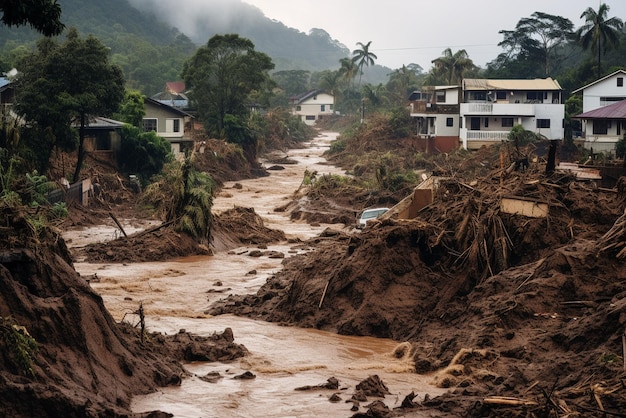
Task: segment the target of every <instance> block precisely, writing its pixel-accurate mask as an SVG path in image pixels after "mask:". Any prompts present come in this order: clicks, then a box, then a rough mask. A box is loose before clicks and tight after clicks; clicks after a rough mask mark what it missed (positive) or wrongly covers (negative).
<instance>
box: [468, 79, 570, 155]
mask: <svg viewBox="0 0 626 418" xmlns="http://www.w3.org/2000/svg"><path fill="white" fill-rule="evenodd" d="M462 88H463V92H462V94H463V98H462V103H461V106H460V118H461V127H460V133H459V137H460V141H461V143H462V146H463V148H465V149H478V148H480V147H481V146H483V145H489V144H493V143H495V142H500V141H503V140H506V139H507V137H508V134H509V132H510V130H511V128H513V126H514V125H522V126H523V127H524V129H526V130H528V131H532V132H535V133H537V134H540V135H543V136H544V137H546V138H547V139H562V138H563V136H564V135H563V134H564V129H563V119H564V116H565V105H564V104H563V98H562V95H563V89H562V88H561V86H560V85H559V83H558V82H557V81H556V80H553V79H552V78H545V79H534V80H488V79H464V80H463V85H462Z"/></svg>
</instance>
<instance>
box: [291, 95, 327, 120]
mask: <svg viewBox="0 0 626 418" xmlns="http://www.w3.org/2000/svg"><path fill="white" fill-rule="evenodd" d="M334 106H335V97H334V96H333V95H332V94H328V93H325V92H323V91H322V90H313V91H309V92H308V93H305V94H302V95H300V96H297V97H294V98H293V99H291V108H292V110H291V113H292V114H294V115H299V116H300V118H301V119H302V121H303V122H304V123H306V124H307V125H314V124H315V122H316V121H317V120H318V119H322V118H323V117H324V116H329V115H332V114H333V108H334Z"/></svg>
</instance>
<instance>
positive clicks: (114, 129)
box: [73, 116, 125, 162]
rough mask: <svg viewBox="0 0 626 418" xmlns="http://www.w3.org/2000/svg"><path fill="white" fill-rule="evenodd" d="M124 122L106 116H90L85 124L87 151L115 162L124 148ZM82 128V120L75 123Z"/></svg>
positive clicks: (84, 144) (76, 126)
mask: <svg viewBox="0 0 626 418" xmlns="http://www.w3.org/2000/svg"><path fill="white" fill-rule="evenodd" d="M124 125H125V124H124V122H120V121H118V120H114V119H109V118H104V117H100V116H97V117H90V118H89V120H88V121H87V124H86V126H85V139H84V143H83V146H84V148H85V151H86V152H89V153H93V154H98V158H99V159H103V160H107V161H111V162H114V161H116V158H117V153H118V152H119V151H120V150H121V148H122V127H123V126H124ZM73 126H74V128H75V129H77V130H78V129H80V122H79V121H76V122H74V123H73Z"/></svg>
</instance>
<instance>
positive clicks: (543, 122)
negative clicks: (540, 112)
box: [537, 119, 550, 128]
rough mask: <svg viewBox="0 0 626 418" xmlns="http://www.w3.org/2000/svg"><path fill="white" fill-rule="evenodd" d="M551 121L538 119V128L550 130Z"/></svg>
mask: <svg viewBox="0 0 626 418" xmlns="http://www.w3.org/2000/svg"><path fill="white" fill-rule="evenodd" d="M549 127H550V119H537V128H549Z"/></svg>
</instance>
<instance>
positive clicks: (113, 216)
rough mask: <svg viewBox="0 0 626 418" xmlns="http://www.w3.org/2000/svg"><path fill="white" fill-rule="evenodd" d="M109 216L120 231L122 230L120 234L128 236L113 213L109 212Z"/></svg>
mask: <svg viewBox="0 0 626 418" xmlns="http://www.w3.org/2000/svg"><path fill="white" fill-rule="evenodd" d="M109 216H110V217H111V219H113V222H115V225H117V227H118V228H119V229H120V231H122V234H124V238H128V235H126V231H124V228H122V225H121V224H120V222H119V221H118V220H117V218H116V217H115V215H113V212H109Z"/></svg>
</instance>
